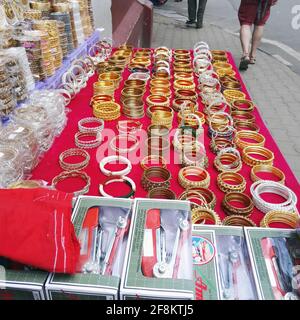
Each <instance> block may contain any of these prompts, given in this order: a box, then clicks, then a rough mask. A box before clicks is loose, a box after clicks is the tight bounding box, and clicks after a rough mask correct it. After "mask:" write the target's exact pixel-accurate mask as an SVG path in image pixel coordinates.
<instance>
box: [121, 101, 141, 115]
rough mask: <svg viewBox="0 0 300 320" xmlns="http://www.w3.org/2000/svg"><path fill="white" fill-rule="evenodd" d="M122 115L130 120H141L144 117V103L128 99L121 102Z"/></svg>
mask: <svg viewBox="0 0 300 320" xmlns="http://www.w3.org/2000/svg"><path fill="white" fill-rule="evenodd" d="M122 104H123V108H122V113H123V114H124V115H125V116H126V117H127V118H130V119H141V118H143V117H144V116H145V111H144V103H143V101H141V100H140V99H136V98H134V97H128V98H125V99H124V100H123V103H122Z"/></svg>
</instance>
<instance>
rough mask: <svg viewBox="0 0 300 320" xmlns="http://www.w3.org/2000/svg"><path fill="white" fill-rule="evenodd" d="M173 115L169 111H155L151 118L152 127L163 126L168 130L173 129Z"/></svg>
mask: <svg viewBox="0 0 300 320" xmlns="http://www.w3.org/2000/svg"><path fill="white" fill-rule="evenodd" d="M172 123H173V113H172V112H168V111H154V112H153V113H152V117H151V124H152V125H163V126H166V127H167V128H168V129H171V128H172Z"/></svg>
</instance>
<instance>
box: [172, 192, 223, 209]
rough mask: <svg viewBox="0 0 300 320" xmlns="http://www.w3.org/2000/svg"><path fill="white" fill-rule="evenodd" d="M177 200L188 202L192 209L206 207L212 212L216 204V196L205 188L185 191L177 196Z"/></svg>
mask: <svg viewBox="0 0 300 320" xmlns="http://www.w3.org/2000/svg"><path fill="white" fill-rule="evenodd" d="M178 200H189V201H190V202H191V206H192V208H197V207H206V208H209V209H211V210H214V209H215V207H216V204H217V197H216V195H215V194H214V193H213V192H212V191H211V190H210V189H207V188H190V189H187V190H185V191H184V192H183V193H182V194H181V195H180V196H179V198H178ZM196 201H197V202H196Z"/></svg>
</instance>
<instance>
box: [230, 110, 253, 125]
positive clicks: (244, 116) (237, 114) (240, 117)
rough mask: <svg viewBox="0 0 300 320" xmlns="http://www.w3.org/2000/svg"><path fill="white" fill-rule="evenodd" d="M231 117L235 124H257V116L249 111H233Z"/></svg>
mask: <svg viewBox="0 0 300 320" xmlns="http://www.w3.org/2000/svg"><path fill="white" fill-rule="evenodd" d="M231 116H232V119H233V122H234V123H235V122H236V121H239V122H243V123H254V122H255V116H254V115H253V114H252V113H250V112H247V111H232V112H231Z"/></svg>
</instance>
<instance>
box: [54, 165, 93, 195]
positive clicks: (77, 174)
mask: <svg viewBox="0 0 300 320" xmlns="http://www.w3.org/2000/svg"><path fill="white" fill-rule="evenodd" d="M68 178H80V179H82V180H84V181H85V182H86V185H85V186H84V188H82V189H81V190H78V191H75V192H74V196H75V197H78V196H79V195H82V194H86V193H88V192H89V189H90V185H91V178H90V177H89V176H88V175H87V174H86V173H85V172H82V171H63V172H61V173H60V174H59V175H57V176H56V177H55V178H54V179H53V180H52V185H53V186H54V188H55V189H56V187H57V185H58V183H59V182H61V181H63V180H66V179H68Z"/></svg>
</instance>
